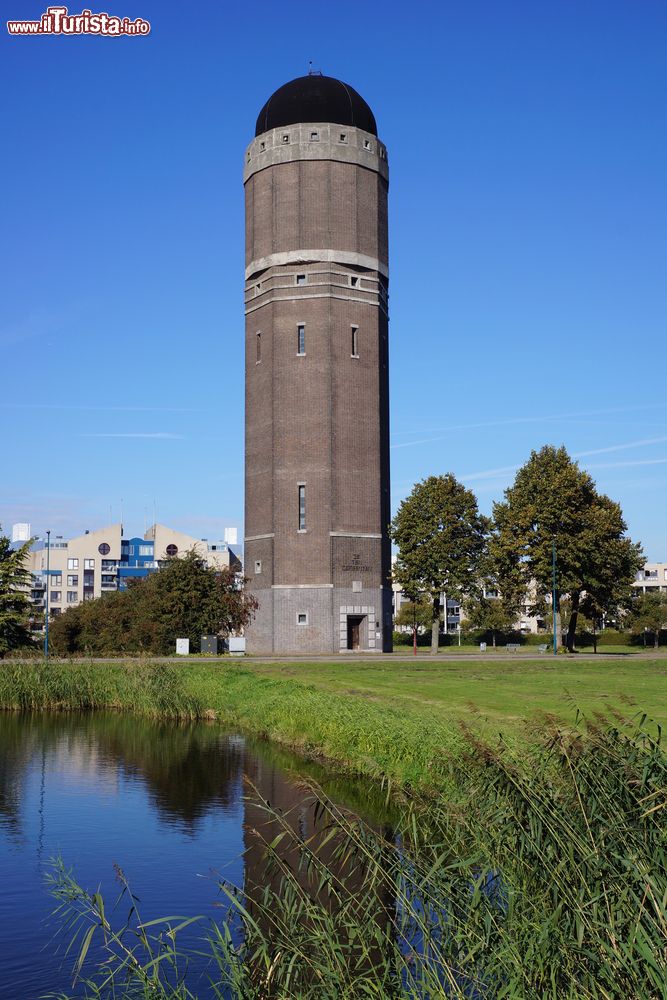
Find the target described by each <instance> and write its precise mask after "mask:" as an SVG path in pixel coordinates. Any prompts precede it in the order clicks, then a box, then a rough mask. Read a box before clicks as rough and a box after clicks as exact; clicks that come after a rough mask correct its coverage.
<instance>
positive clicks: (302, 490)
mask: <svg viewBox="0 0 667 1000" xmlns="http://www.w3.org/2000/svg"><path fill="white" fill-rule="evenodd" d="M305 530H306V487H305V484H304V483H300V484H299V531H305Z"/></svg>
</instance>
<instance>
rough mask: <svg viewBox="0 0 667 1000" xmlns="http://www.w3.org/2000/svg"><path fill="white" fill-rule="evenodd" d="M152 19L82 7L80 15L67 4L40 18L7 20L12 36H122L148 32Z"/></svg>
mask: <svg viewBox="0 0 667 1000" xmlns="http://www.w3.org/2000/svg"><path fill="white" fill-rule="evenodd" d="M150 30H151V26H150V22H148V21H144V19H143V18H141V17H137V18H136V19H135V20H134V21H132V20H130V18H129V17H116V16H115V15H113V14H106V13H100V14H93V12H92V11H90V10H85V9H84V10H82V11H81V13H80V14H69V13H68V12H67V7H47V9H46V10H45V12H44V13H43V14H42V16H41V18H40V20H39V21H7V31H8V32H9V34H10V35H107V36H108V37H109V38H120V36H121V35H147V34H148V33H149V32H150Z"/></svg>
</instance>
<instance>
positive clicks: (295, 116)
mask: <svg viewBox="0 0 667 1000" xmlns="http://www.w3.org/2000/svg"><path fill="white" fill-rule="evenodd" d="M388 178H389V171H388V165H387V151H386V148H385V146H384V145H383V143H382V142H380V140H379V139H378V136H377V127H376V124H375V118H374V116H373V113H372V111H371V109H370V108H369V106H368V105H367V104H366V102H365V101H364V99H363V98H362V97H361V96H360V95H359V94H358V93H357V92H356V91H355V90H353V89H352V87H350V86H348V85H347V84H345V83H342V82H341V81H340V80H335V79H333V78H332V77H327V76H322V75H320V74H310V75H308V76H304V77H299V78H298V79H296V80H292V81H291V82H290V83H286V84H285V85H284V86H282V87H280V88H279V90H277V91H276V92H275V94H273V95H272V96H271V97H270V98H269V100H268V101H267V102H266V104H265V105H264V107H263V108H262V110H261V111H260V113H259V117H258V118H257V127H256V130H255V138H254V139H253V141H252V142H251V143H250V145H249V146H248V149H247V150H246V154H245V170H244V184H245V204H246V259H245V263H246V268H245V314H246V453H245V458H246V467H245V572H246V575H247V576H248V577H249V579H250V583H249V589H250V590H251V592H252V593H253V594H254V595H255V597H256V598H257V600H258V601H259V610H258V612H257V616H256V618H255V621H254V622H253V624H252V626H251V627H250V628H249V629H248V633H247V648H248V651H249V652H251V653H271V652H275V653H282V652H285V653H292V652H294V653H332V652H336V653H337V652H346V651H348V650H349V651H352V650H358V651H376V652H378V651H383V650H384V651H388V650H391V586H390V543H389V538H388V534H387V531H388V525H389V520H390V506H389V504H390V500H389V373H388V343H387V331H388V315H387V302H388V279H389V267H388V246H387V190H388Z"/></svg>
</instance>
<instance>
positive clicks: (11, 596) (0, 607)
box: [0, 535, 35, 659]
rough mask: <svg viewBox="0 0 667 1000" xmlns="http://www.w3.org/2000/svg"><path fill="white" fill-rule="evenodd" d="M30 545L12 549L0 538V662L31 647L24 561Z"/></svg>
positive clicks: (28, 572)
mask: <svg viewBox="0 0 667 1000" xmlns="http://www.w3.org/2000/svg"><path fill="white" fill-rule="evenodd" d="M31 544H32V542H26V543H25V545H22V546H21V547H20V548H19V549H12V547H11V542H10V540H9V538H7V536H6V535H0V659H2V658H3V657H5V656H6V655H7V653H11V652H13V651H14V650H15V649H21V648H22V647H28V646H34V645H35V641H34V638H33V636H32V633H31V631H30V622H31V618H32V615H33V607H32V605H31V603H30V599H29V597H28V590H29V588H30V582H31V577H30V571H29V570H28V569H27V568H26V557H27V555H28V551H29V550H30V546H31Z"/></svg>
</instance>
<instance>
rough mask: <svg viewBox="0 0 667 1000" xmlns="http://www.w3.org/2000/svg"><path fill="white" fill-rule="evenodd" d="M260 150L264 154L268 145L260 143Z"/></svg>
mask: <svg viewBox="0 0 667 1000" xmlns="http://www.w3.org/2000/svg"><path fill="white" fill-rule="evenodd" d="M259 148H260V151H261V152H262V153H263V152H264V150H265V149H266V143H265V142H260V144H259Z"/></svg>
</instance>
